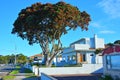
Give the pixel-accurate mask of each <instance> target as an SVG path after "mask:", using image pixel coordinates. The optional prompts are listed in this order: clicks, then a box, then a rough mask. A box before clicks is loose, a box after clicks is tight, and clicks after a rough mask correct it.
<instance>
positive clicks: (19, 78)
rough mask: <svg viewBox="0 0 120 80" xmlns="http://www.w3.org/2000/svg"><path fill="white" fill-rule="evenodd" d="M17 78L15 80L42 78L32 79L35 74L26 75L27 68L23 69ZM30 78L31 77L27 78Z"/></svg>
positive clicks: (38, 78)
mask: <svg viewBox="0 0 120 80" xmlns="http://www.w3.org/2000/svg"><path fill="white" fill-rule="evenodd" d="M15 76H16V78H15V79H14V80H40V77H32V76H33V74H31V73H25V68H24V67H21V69H20V71H19V73H18V74H16V75H15ZM27 76H29V77H27Z"/></svg>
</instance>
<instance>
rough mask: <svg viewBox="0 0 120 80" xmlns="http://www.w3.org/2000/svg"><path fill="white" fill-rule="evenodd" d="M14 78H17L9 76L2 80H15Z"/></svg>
mask: <svg viewBox="0 0 120 80" xmlns="http://www.w3.org/2000/svg"><path fill="white" fill-rule="evenodd" d="M14 78H15V76H11V75H8V76H4V77H3V78H2V80H13V79H14Z"/></svg>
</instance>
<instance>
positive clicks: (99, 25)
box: [90, 22, 104, 28]
mask: <svg viewBox="0 0 120 80" xmlns="http://www.w3.org/2000/svg"><path fill="white" fill-rule="evenodd" d="M90 26H92V27H95V28H101V27H104V26H103V25H101V24H100V23H98V22H92V23H90Z"/></svg>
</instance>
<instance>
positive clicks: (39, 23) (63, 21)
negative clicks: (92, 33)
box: [12, 1, 91, 67]
mask: <svg viewBox="0 0 120 80" xmlns="http://www.w3.org/2000/svg"><path fill="white" fill-rule="evenodd" d="M90 20H91V19H90V15H89V14H88V13H86V12H85V11H83V12H80V11H79V9H78V8H77V7H74V6H72V5H70V4H67V3H65V2H62V1H61V2H58V3H56V4H51V3H46V4H41V3H35V4H33V5H32V6H30V7H26V8H25V9H22V10H21V11H20V13H19V15H18V18H17V19H16V20H15V22H14V24H13V25H14V28H13V30H12V34H17V35H18V36H19V37H21V38H22V39H27V40H28V42H29V44H30V45H32V44H34V43H38V44H40V47H41V49H42V51H43V55H44V59H45V62H46V66H49V67H50V66H51V63H52V60H53V58H54V57H55V56H56V55H57V54H58V53H59V52H60V51H61V47H62V43H61V40H60V38H61V36H62V35H64V34H67V32H68V31H69V30H75V29H76V28H77V27H81V29H82V30H88V27H87V26H88V24H89V22H90ZM48 56H49V57H48Z"/></svg>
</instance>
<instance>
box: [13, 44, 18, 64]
mask: <svg viewBox="0 0 120 80" xmlns="http://www.w3.org/2000/svg"><path fill="white" fill-rule="evenodd" d="M16 50H17V46H16V44H15V63H14V64H15V65H16Z"/></svg>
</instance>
